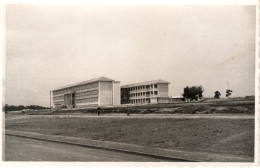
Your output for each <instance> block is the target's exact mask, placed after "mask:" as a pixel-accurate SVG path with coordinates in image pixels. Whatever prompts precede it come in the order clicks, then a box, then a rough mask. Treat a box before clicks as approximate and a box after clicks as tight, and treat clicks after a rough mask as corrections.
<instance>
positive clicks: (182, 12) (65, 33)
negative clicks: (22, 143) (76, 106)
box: [4, 4, 255, 106]
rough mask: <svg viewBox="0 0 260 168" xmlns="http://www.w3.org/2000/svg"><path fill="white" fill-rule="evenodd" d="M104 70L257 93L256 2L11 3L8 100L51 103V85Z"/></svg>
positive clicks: (126, 80)
mask: <svg viewBox="0 0 260 168" xmlns="http://www.w3.org/2000/svg"><path fill="white" fill-rule="evenodd" d="M102 76H104V77H108V78H111V79H113V80H117V81H121V85H124V84H131V83H136V82H143V81H149V80H155V79H162V80H166V81H168V82H170V85H169V96H180V95H182V93H183V88H184V87H186V86H198V85H201V86H202V87H203V88H204V93H203V95H204V97H213V96H214V92H215V91H216V90H219V91H220V93H221V97H225V90H226V89H227V81H228V84H229V88H230V89H232V90H233V94H232V97H237V96H247V95H254V93H255V85H254V83H255V80H254V79H255V6H223V5H220V6H216V5H215V6H198V5H196V6H195V5H190V6H176V5H93V4H92V5H90V4H88V5H86V4H85V5H71V4H70V5H54V4H53V5H46V4H45V5H43V4H41V5H40V4H7V5H6V56H5V77H4V88H5V90H4V94H5V96H4V97H5V100H4V101H5V103H6V104H12V105H31V104H34V105H42V106H48V105H49V101H50V90H53V89H56V88H58V87H61V86H66V85H69V84H73V83H77V82H82V81H85V80H89V79H93V78H98V77H102Z"/></svg>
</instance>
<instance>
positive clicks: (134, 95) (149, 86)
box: [121, 79, 169, 104]
mask: <svg viewBox="0 0 260 168" xmlns="http://www.w3.org/2000/svg"><path fill="white" fill-rule="evenodd" d="M168 88H169V82H166V81H164V80H161V79H158V80H153V81H147V82H141V83H135V84H130V85H124V86H121V104H148V103H168V102H169V97H168V90H169V89H168Z"/></svg>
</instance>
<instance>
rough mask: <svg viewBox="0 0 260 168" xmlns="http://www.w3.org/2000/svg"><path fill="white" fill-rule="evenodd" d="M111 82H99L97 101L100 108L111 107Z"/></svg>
mask: <svg viewBox="0 0 260 168" xmlns="http://www.w3.org/2000/svg"><path fill="white" fill-rule="evenodd" d="M112 87H113V86H112V82H100V88H99V89H100V90H99V96H100V97H99V99H100V104H99V105H100V106H111V105H112V96H113V95H112Z"/></svg>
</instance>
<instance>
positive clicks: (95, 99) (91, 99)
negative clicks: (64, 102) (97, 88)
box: [76, 97, 98, 103]
mask: <svg viewBox="0 0 260 168" xmlns="http://www.w3.org/2000/svg"><path fill="white" fill-rule="evenodd" d="M96 101H98V98H97V97H92V98H86V99H80V100H77V101H76V103H87V102H96Z"/></svg>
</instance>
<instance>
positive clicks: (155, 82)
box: [121, 79, 170, 88]
mask: <svg viewBox="0 0 260 168" xmlns="http://www.w3.org/2000/svg"><path fill="white" fill-rule="evenodd" d="M159 83H164V84H169V83H170V82H167V81H165V80H162V79H157V80H152V81H146V82H140V83H133V84H129V85H123V86H121V88H128V87H135V86H140V85H150V84H159Z"/></svg>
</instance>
